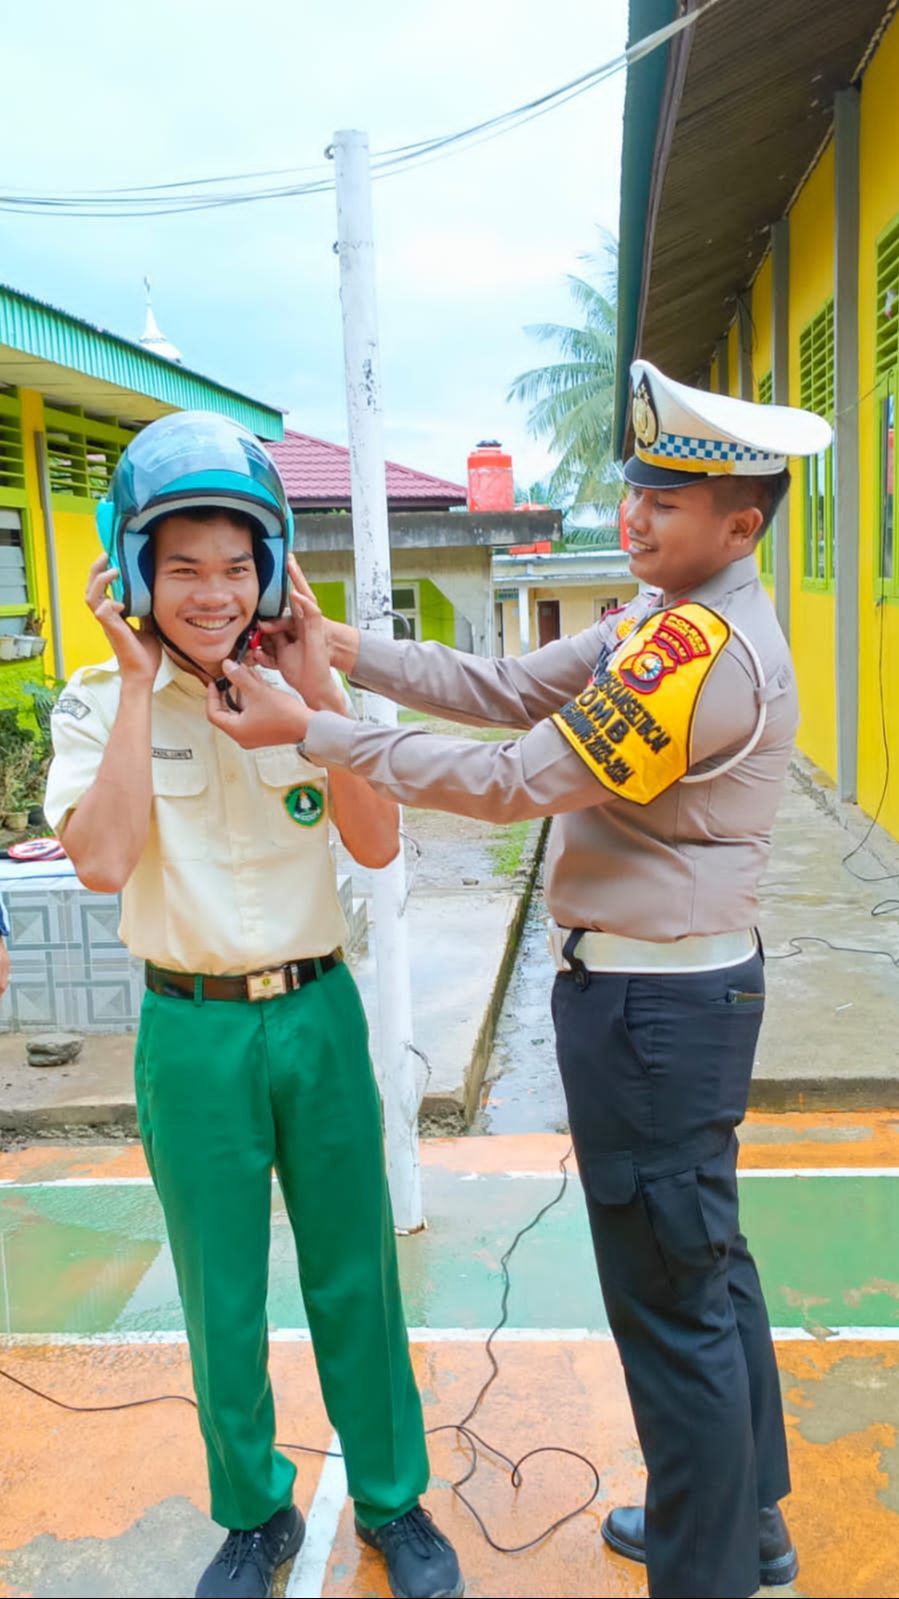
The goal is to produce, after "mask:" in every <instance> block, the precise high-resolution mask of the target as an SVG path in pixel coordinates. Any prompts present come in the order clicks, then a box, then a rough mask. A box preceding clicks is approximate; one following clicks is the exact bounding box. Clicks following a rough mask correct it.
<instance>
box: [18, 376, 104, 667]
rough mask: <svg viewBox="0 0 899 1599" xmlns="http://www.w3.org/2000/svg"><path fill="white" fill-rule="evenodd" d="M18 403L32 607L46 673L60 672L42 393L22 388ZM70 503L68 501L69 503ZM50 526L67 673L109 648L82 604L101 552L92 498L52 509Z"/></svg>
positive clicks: (98, 657)
mask: <svg viewBox="0 0 899 1599" xmlns="http://www.w3.org/2000/svg"><path fill="white" fill-rule="evenodd" d="M19 399H20V402H21V406H22V434H23V438H24V444H25V491H26V493H27V495H28V506H27V510H26V512H25V517H26V520H27V532H28V535H29V537H30V542H31V563H32V572H33V581H34V587H35V595H36V599H35V610H36V611H37V613H38V615H40V614H41V612H43V613H44V628H43V631H44V637H45V638H46V639H47V648H46V649H45V651H44V654H43V656H42V657H41V665H42V666H43V668H44V671H45V672H46V673H47V675H48V676H50V677H54V676H57V675H58V674H59V663H58V662H57V661H56V660H55V659H54V655H53V633H52V628H51V623H50V583H49V577H48V562H47V538H46V529H45V526H44V516H43V512H42V510H41V490H40V477H39V473H38V462H37V453H36V450H35V443H34V435H35V433H40V432H43V429H44V401H43V396H42V395H40V394H38V393H37V392H36V391H35V390H33V389H20V390H19ZM70 503H71V502H70ZM53 530H54V536H55V543H56V563H57V573H58V579H59V606H60V615H61V620H62V648H63V664H64V668H65V675H66V676H67V677H71V675H72V673H73V672H74V671H75V668H76V667H78V666H84V665H86V663H87V662H88V661H97V660H105V659H106V658H107V657H108V656H109V654H110V653H111V652H110V649H109V645H108V643H107V641H106V638H105V635H104V633H103V630H102V628H101V627H100V626H99V624H98V623H97V622H95V621H94V619H93V617H92V616H91V614H90V611H89V610H88V608H87V606H86V605H85V603H84V589H85V584H86V581H87V570H88V567H89V566H90V563H91V561H93V560H94V559H95V558H96V556H97V555H99V553H100V544H99V541H98V538H97V530H96V525H95V523H94V504H93V501H85V502H84V510H83V511H81V512H76V511H73V510H65V511H62V510H59V509H57V508H56V507H54V508H53Z"/></svg>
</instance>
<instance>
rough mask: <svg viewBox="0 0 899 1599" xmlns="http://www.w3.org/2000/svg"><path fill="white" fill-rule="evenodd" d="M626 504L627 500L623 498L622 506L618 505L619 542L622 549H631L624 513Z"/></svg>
mask: <svg viewBox="0 0 899 1599" xmlns="http://www.w3.org/2000/svg"><path fill="white" fill-rule="evenodd" d="M626 504H627V501H626V500H622V502H621V504H620V506H619V507H618V542H619V545H620V547H621V549H622V550H629V549H630V547H631V541H630V539H629V538H628V533H627V521H626V519H625V515H624V507H625V505H626Z"/></svg>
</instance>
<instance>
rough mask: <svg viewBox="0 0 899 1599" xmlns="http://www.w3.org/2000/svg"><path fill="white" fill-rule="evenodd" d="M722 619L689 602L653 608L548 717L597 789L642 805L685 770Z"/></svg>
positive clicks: (724, 633) (726, 633)
mask: <svg viewBox="0 0 899 1599" xmlns="http://www.w3.org/2000/svg"><path fill="white" fill-rule="evenodd" d="M730 636H731V630H730V627H729V625H728V623H727V622H726V621H725V620H724V618H723V617H722V616H719V615H718V614H717V612H716V611H710V610H709V608H708V606H706V605H699V604H696V603H695V602H693V601H690V602H688V603H686V604H684V605H678V606H675V607H674V608H672V609H671V610H668V611H662V612H658V611H657V612H656V613H655V615H653V616H651V617H649V618H648V620H647V621H645V622H644V623H643V624H642V626H640V627H638V628H636V629H635V630H634V632H633V633H631V634H630V636H629V637H628V638H626V639H625V640H624V642H623V643H622V644H620V645H619V646H618V648H617V649H616V651H615V653H614V655H612V656H611V658H610V659H609V661H608V662H607V664H606V666H605V668H604V669H603V671H602V673H601V674H600V676H599V678H598V679H597V681H596V682H595V683H588V685H587V687H586V688H585V689H584V691H583V693H582V694H579V695H578V696H577V698H576V699H573V700H569V702H568V704H567V705H565V706H563V708H562V710H561V711H557V712H556V713H555V715H554V716H553V721H554V722H555V724H556V726H557V728H558V729H559V731H560V732H561V733H563V734H564V735H565V737H566V738H567V740H568V742H569V744H571V746H572V748H574V749H576V750H577V753H578V755H579V756H580V757H581V760H582V761H585V762H586V764H587V766H589V768H590V770H591V772H592V773H593V774H594V776H595V777H598V778H599V781H600V782H601V783H602V785H603V787H604V788H608V789H610V790H611V791H612V792H613V793H614V794H620V795H622V797H623V798H624V799H629V800H633V801H635V803H636V804H637V805H648V804H649V802H650V800H654V799H656V798H657V797H658V795H659V794H662V793H664V791H665V789H666V788H670V787H671V785H672V783H676V782H677V780H678V778H680V777H683V775H684V773H685V772H686V771H688V770H689V767H690V762H691V746H692V739H693V718H694V715H695V712H696V707H697V705H698V703H699V696H700V694H701V692H702V688H703V685H704V683H705V680H706V678H707V677H708V675H709V672H710V671H711V670H712V667H713V666H714V664H715V662H716V660H717V659H718V656H719V655H720V654H721V651H722V650H723V649H724V647H725V645H726V644H727V641H728V639H729V638H730Z"/></svg>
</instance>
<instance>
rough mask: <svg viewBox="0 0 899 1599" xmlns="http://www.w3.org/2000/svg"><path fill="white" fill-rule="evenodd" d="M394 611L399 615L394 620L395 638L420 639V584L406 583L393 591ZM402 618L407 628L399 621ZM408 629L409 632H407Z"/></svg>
mask: <svg viewBox="0 0 899 1599" xmlns="http://www.w3.org/2000/svg"><path fill="white" fill-rule="evenodd" d="M392 603H393V609H394V610H395V611H396V613H397V615H396V616H395V617H394V618H393V636H394V638H414V639H417V638H420V636H421V618H420V616H419V604H418V584H417V583H404V584H402V586H400V587H397V588H394V589H393V602H392ZM400 617H402V618H403V620H404V621H405V623H406V627H404V626H403V623H402V622H401V621H400V620H399V618H400ZM407 629H408V631H407Z"/></svg>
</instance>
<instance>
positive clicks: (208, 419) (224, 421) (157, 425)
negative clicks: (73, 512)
mask: <svg viewBox="0 0 899 1599" xmlns="http://www.w3.org/2000/svg"><path fill="white" fill-rule="evenodd" d="M201 505H203V506H206V505H208V506H220V507H221V508H222V509H223V510H228V511H241V512H242V513H243V514H244V515H245V516H249V517H251V518H252V520H253V522H254V523H255V524H256V526H257V528H258V537H257V538H254V540H253V548H254V553H255V556H256V568H257V571H258V574H259V604H258V607H257V613H258V615H259V616H263V617H272V616H280V614H281V612H282V611H283V609H284V604H285V600H286V596H287V556H288V553H289V551H290V549H291V547H292V543H293V515H292V512H291V509H290V506H289V505H288V503H287V491H286V490H285V488H284V484H283V482H282V480H281V474H280V472H279V471H278V468H277V467H276V465H275V463H274V461H273V460H272V458H271V456H270V455H269V453H268V451H267V450H266V449H265V448H264V446H263V445H261V444H260V442H259V440H258V439H257V438H256V436H255V434H253V433H250V432H249V430H248V429H247V428H245V427H241V426H240V424H239V423H238V422H231V421H229V419H228V418H227V417H224V416H217V415H216V414H215V413H214V412H212V411H176V412H174V413H173V415H171V416H163V417H160V418H159V420H158V421H157V422H151V423H150V426H149V427H146V428H144V429H143V431H142V432H140V433H138V434H137V436H136V437H135V438H134V440H133V441H132V442H131V444H129V445H128V448H127V450H126V451H125V453H124V454H123V455H122V457H121V459H120V460H119V463H118V465H117V466H116V469H115V471H114V472H113V474H112V478H111V480H110V484H109V489H108V490H107V494H106V498H105V499H104V500H101V501H100V504H99V505H98V506H97V529H98V531H99V534H100V539H101V542H102V544H103V548H104V549H105V551H106V553H107V555H108V556H109V562H110V565H111V566H114V567H117V568H118V570H119V572H120V573H121V579H120V580H118V581H116V583H115V584H114V585H113V590H112V592H113V595H114V597H115V598H116V599H118V600H122V601H123V602H124V605H125V615H126V616H136V617H139V616H149V615H150V613H151V611H152V608H153V542H152V537H151V534H152V529H153V524H154V523H155V522H158V521H160V520H161V518H162V517H164V516H168V515H169V514H170V513H171V512H173V511H180V510H183V509H184V508H185V507H186V506H201Z"/></svg>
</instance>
